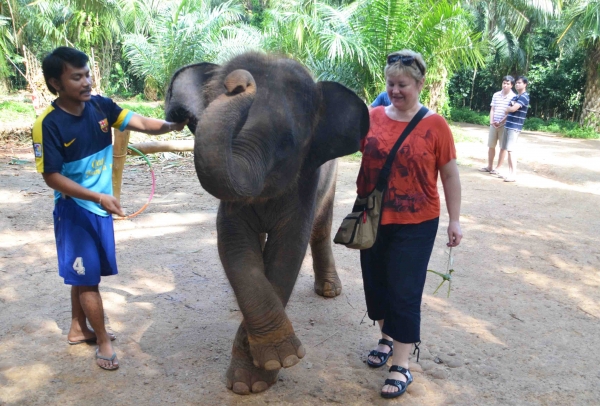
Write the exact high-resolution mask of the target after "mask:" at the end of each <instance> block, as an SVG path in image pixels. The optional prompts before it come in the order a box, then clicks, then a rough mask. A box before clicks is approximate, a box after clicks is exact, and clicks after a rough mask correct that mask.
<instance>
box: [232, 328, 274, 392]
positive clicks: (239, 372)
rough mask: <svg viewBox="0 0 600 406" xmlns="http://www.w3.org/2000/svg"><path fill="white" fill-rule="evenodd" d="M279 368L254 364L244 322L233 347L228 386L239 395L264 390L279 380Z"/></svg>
mask: <svg viewBox="0 0 600 406" xmlns="http://www.w3.org/2000/svg"><path fill="white" fill-rule="evenodd" d="M278 374H279V369H277V370H272V371H267V370H264V369H259V368H257V367H256V366H254V363H253V361H252V356H251V355H250V345H249V344H248V334H247V333H246V329H245V328H244V326H243V324H242V325H240V327H239V329H238V332H237V335H236V337H235V341H234V343H233V349H232V351H231V362H230V364H229V369H228V370H227V374H226V376H227V388H228V389H231V390H232V391H233V392H234V393H236V394H238V395H249V394H250V393H260V392H264V391H266V390H267V389H269V387H271V386H272V385H273V384H275V383H276V382H277V375H278Z"/></svg>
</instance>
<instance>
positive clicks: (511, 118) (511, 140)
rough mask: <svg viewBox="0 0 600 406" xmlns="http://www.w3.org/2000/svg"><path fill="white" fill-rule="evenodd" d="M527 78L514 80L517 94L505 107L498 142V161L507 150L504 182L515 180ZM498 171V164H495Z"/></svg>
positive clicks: (524, 111)
mask: <svg viewBox="0 0 600 406" xmlns="http://www.w3.org/2000/svg"><path fill="white" fill-rule="evenodd" d="M527 84H528V80H527V78H526V77H525V76H519V77H518V78H517V81H516V82H515V90H516V91H517V93H518V94H517V95H516V96H515V97H513V99H512V100H511V101H510V103H509V106H508V107H507V108H506V113H507V114H506V117H505V118H504V120H502V121H503V122H505V124H504V136H503V137H502V142H501V144H500V148H501V149H500V157H499V158H498V162H502V161H503V160H504V156H506V153H507V152H508V174H507V175H505V176H503V178H504V181H505V182H515V181H516V180H517V156H516V152H515V151H516V147H517V140H518V138H519V134H520V133H521V130H522V129H523V124H524V123H525V117H526V116H527V109H528V108H529V93H527ZM495 170H496V172H498V166H496V169H495Z"/></svg>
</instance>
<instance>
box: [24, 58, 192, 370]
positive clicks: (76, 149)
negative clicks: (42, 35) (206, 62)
mask: <svg viewBox="0 0 600 406" xmlns="http://www.w3.org/2000/svg"><path fill="white" fill-rule="evenodd" d="M88 61H89V59H88V56H87V55H86V54H84V53H83V52H81V51H78V50H76V49H74V48H69V47H59V48H56V49H55V50H54V51H53V52H52V53H51V54H50V55H48V56H47V57H46V58H44V61H43V63H42V70H43V72H44V79H45V80H46V85H47V86H48V89H49V90H50V92H52V94H55V95H56V94H57V95H58V98H57V99H56V100H54V101H53V102H52V104H51V105H50V106H48V108H47V109H46V110H45V111H44V112H43V113H42V114H41V115H40V116H39V117H38V119H37V120H36V122H35V124H34V126H33V133H32V136H33V151H34V155H35V161H36V168H37V171H38V172H40V173H41V174H42V176H43V177H44V181H45V182H46V184H47V185H48V186H50V187H51V188H52V189H54V190H55V192H54V202H55V206H54V213H53V215H54V235H55V238H56V248H57V256H58V273H59V275H60V276H61V277H62V278H63V279H64V283H65V284H66V285H71V325H70V328H69V333H68V334H67V341H68V343H69V344H71V345H73V344H82V343H96V344H97V345H98V347H97V348H96V363H97V364H98V366H99V367H100V368H103V369H107V370H115V369H117V368H118V367H119V362H118V360H117V354H116V353H115V351H114V349H113V347H112V344H111V341H112V340H114V339H115V336H114V334H111V333H107V331H106V327H105V323H104V310H103V305H102V298H101V296H100V292H99V290H98V285H99V284H100V278H101V276H108V275H115V274H117V262H116V256H115V237H114V230H113V219H112V217H111V214H117V215H119V216H124V215H125V214H124V212H123V209H122V208H121V205H120V204H119V201H118V200H117V199H116V198H115V197H114V196H113V195H112V159H113V153H112V152H113V147H112V137H111V134H112V132H111V130H110V127H114V128H119V129H120V130H121V131H123V130H125V129H130V130H135V131H140V132H143V133H146V134H164V133H167V132H169V131H175V130H176V131H180V130H182V129H183V127H184V126H185V124H186V123H172V122H167V121H164V120H157V119H153V118H147V117H142V116H139V115H137V114H134V113H133V112H131V111H128V110H124V109H121V108H120V107H119V106H118V105H117V104H115V103H114V102H113V101H112V100H111V99H108V98H106V97H101V96H92V94H91V85H92V81H91V79H90V68H89V66H88ZM88 321H89V323H90V325H91V327H92V329H90V328H89V327H88V325H87V322H88Z"/></svg>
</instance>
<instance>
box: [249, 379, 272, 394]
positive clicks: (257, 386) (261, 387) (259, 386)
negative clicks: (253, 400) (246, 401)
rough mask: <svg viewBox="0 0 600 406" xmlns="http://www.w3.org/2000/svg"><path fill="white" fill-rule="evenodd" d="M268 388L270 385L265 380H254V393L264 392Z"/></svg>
mask: <svg viewBox="0 0 600 406" xmlns="http://www.w3.org/2000/svg"><path fill="white" fill-rule="evenodd" d="M267 389H269V385H267V383H266V382H264V381H258V382H254V385H252V393H259V392H264V391H266V390H267Z"/></svg>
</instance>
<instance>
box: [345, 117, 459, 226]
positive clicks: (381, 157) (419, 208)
mask: <svg viewBox="0 0 600 406" xmlns="http://www.w3.org/2000/svg"><path fill="white" fill-rule="evenodd" d="M370 118H371V125H370V128H369V133H368V134H367V136H366V137H365V138H364V139H363V140H362V141H361V146H360V150H361V152H362V154H363V157H362V163H361V166H360V171H359V173H358V179H357V180H356V186H357V193H358V195H359V196H361V197H362V196H366V195H368V194H369V193H371V191H372V190H373V188H374V187H375V184H376V183H377V178H378V176H379V172H380V171H381V169H382V168H383V165H384V164H385V160H386V159H387V157H388V155H389V152H390V150H391V149H392V147H393V146H394V144H395V143H396V141H397V140H398V138H399V137H400V134H401V133H402V131H403V130H404V129H405V128H406V126H407V125H408V122H403V121H396V120H392V119H391V118H389V117H388V116H387V114H385V107H376V108H374V109H373V110H371V112H370ZM452 159H456V149H455V147H454V138H453V137H452V132H451V131H450V127H449V126H448V123H446V120H444V118H443V117H442V116H440V115H438V114H432V115H430V116H428V117H425V118H423V119H422V120H421V121H420V122H419V124H417V126H416V127H415V129H414V130H413V131H412V132H411V133H410V134H409V135H408V137H407V138H406V139H405V140H404V142H403V143H402V146H401V147H400V149H399V150H398V153H397V154H396V159H395V160H394V162H393V163H392V170H391V173H390V176H389V178H388V189H387V191H386V193H385V196H384V199H383V215H382V218H381V224H418V223H422V222H424V221H427V220H431V219H434V218H436V217H439V215H440V196H439V194H438V190H437V178H438V172H439V169H440V168H441V167H442V166H444V165H446V164H447V163H448V162H450V161H451V160H452Z"/></svg>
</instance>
